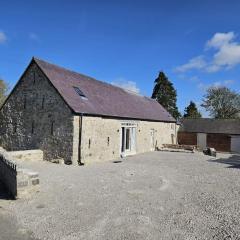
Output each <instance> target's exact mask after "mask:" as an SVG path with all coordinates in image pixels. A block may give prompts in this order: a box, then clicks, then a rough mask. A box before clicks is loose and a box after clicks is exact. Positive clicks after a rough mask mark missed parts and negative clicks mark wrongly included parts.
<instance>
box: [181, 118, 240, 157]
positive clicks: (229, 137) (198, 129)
mask: <svg viewBox="0 0 240 240" xmlns="http://www.w3.org/2000/svg"><path fill="white" fill-rule="evenodd" d="M178 143H179V144H186V145H197V146H198V147H199V148H200V149H203V148H206V147H213V148H215V149H216V150H217V151H222V152H240V119H210V118H199V119H183V121H182V123H181V126H180V128H179V131H178Z"/></svg>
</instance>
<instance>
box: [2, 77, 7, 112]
mask: <svg viewBox="0 0 240 240" xmlns="http://www.w3.org/2000/svg"><path fill="white" fill-rule="evenodd" d="M7 90H8V87H7V83H6V82H5V81H4V80H1V79H0V107H1V105H2V104H3V102H4V101H5V99H6V97H7Z"/></svg>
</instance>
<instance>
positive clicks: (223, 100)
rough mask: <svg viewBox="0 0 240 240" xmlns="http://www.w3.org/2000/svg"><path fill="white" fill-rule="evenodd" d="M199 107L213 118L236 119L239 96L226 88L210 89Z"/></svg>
mask: <svg viewBox="0 0 240 240" xmlns="http://www.w3.org/2000/svg"><path fill="white" fill-rule="evenodd" d="M201 106H202V107H204V108H205V109H206V111H208V112H209V113H210V116H212V117H214V118H238V117H239V113H240V95H239V94H238V93H237V92H235V91H231V90H230V89H229V88H227V87H211V88H209V89H208V90H207V93H206V95H205V96H204V99H203V103H202V105H201Z"/></svg>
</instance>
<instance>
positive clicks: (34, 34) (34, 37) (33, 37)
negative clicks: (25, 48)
mask: <svg viewBox="0 0 240 240" xmlns="http://www.w3.org/2000/svg"><path fill="white" fill-rule="evenodd" d="M29 38H30V39H31V40H33V41H39V37H38V35H37V34H36V33H33V32H32V33H29Z"/></svg>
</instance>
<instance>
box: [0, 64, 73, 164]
mask: <svg viewBox="0 0 240 240" xmlns="http://www.w3.org/2000/svg"><path fill="white" fill-rule="evenodd" d="M0 119H1V121H0V145H2V146H3V147H4V148H6V149H7V150H10V151H18V150H29V149H41V150H43V152H44V159H47V160H49V159H55V158H63V159H64V160H65V161H66V162H70V161H71V160H72V153H73V148H72V141H73V121H74V117H73V115H72V112H71V110H70V109H69V108H68V106H67V105H66V104H65V102H64V101H63V99H62V98H61V96H60V95H59V94H58V93H57V92H56V90H55V88H54V87H53V86H52V85H51V83H50V82H49V81H48V80H47V78H46V77H45V75H44V74H43V73H42V71H41V70H40V69H39V67H38V66H37V65H36V64H35V63H33V64H31V65H30V66H29V68H28V69H27V71H26V72H25V74H24V75H23V76H22V78H21V80H20V81H19V83H18V84H17V87H16V88H15V89H14V90H13V92H12V94H11V95H10V97H9V98H8V100H7V102H6V103H5V105H4V106H3V108H2V109H1V111H0Z"/></svg>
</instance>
